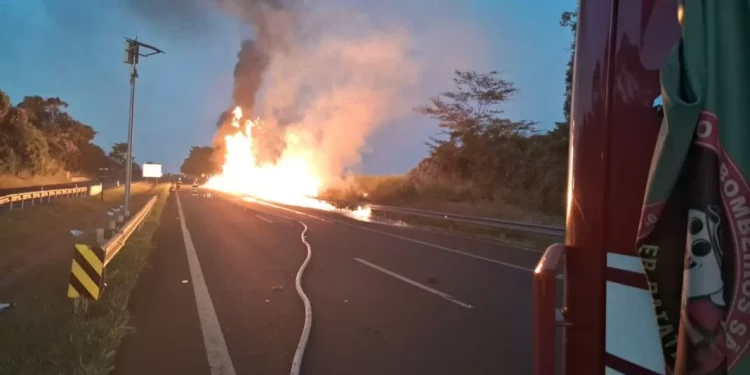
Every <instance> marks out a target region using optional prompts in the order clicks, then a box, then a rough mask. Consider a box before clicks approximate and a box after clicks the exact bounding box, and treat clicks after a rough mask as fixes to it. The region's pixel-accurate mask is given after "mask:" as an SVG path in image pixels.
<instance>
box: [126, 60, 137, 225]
mask: <svg viewBox="0 0 750 375" xmlns="http://www.w3.org/2000/svg"><path fill="white" fill-rule="evenodd" d="M136 78H138V69H137V68H136V64H133V65H132V69H131V72H130V116H129V118H128V152H127V160H128V163H127V164H126V165H125V204H124V206H125V216H130V184H131V182H132V181H133V113H134V111H135V79H136Z"/></svg>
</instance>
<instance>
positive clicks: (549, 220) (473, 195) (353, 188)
mask: <svg viewBox="0 0 750 375" xmlns="http://www.w3.org/2000/svg"><path fill="white" fill-rule="evenodd" d="M497 195H498V197H497V198H496V199H487V198H485V197H482V195H481V194H480V193H479V192H478V189H477V188H476V187H475V186H472V184H470V183H462V184H456V183H438V182H436V183H432V184H416V183H414V182H412V181H411V180H410V179H409V178H408V177H407V176H404V175H384V176H376V175H361V176H354V177H352V178H351V179H350V180H348V181H347V182H346V183H343V184H338V185H334V186H332V187H330V188H328V189H327V190H326V191H324V192H323V193H322V194H321V196H320V197H321V198H322V199H331V200H345V201H354V202H369V203H374V204H383V205H391V206H399V207H409V208H416V209H423V210H430V211H440V212H447V213H453V214H462V215H471V216H486V217H496V218H501V219H505V220H515V221H525V222H532V223H537V224H548V225H563V224H564V223H565V220H564V219H563V218H562V217H561V216H555V215H550V214H546V213H544V212H539V211H536V210H533V209H529V208H525V207H523V206H522V205H519V204H514V203H512V201H510V202H506V201H505V200H503V199H501V198H500V195H502V194H500V193H498V194H497Z"/></svg>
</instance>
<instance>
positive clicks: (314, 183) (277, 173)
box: [205, 107, 370, 219]
mask: <svg viewBox="0 0 750 375" xmlns="http://www.w3.org/2000/svg"><path fill="white" fill-rule="evenodd" d="M232 113H233V114H234V118H233V119H232V126H233V127H235V128H238V129H239V131H238V132H237V133H235V134H233V135H228V136H226V137H225V141H226V159H225V162H224V165H223V167H222V171H221V174H219V175H216V176H214V177H212V178H211V179H209V181H208V182H207V183H206V185H205V187H207V188H211V189H215V190H220V191H224V192H228V193H234V194H244V195H249V196H252V197H254V198H259V199H261V200H265V201H271V202H276V203H281V204H286V205H292V206H300V207H310V208H317V209H321V210H326V211H334V210H336V208H335V207H334V206H332V205H331V204H329V203H327V202H323V201H319V200H317V199H315V198H314V197H317V196H318V194H319V193H320V188H321V185H322V182H323V181H322V179H321V177H320V176H319V175H318V173H317V172H316V170H317V169H316V168H315V166H314V165H312V161H313V155H314V150H311V149H309V148H306V147H305V146H304V145H303V144H302V143H301V142H300V137H299V135H297V134H295V133H293V132H286V133H285V137H286V145H287V147H286V148H285V149H284V151H283V152H282V154H281V157H280V158H279V159H278V161H277V162H276V163H273V164H272V163H264V164H262V165H258V163H257V160H256V158H255V154H254V152H253V136H252V129H253V128H254V127H256V126H261V122H260V120H255V121H252V120H245V121H244V124H243V123H242V117H243V114H242V109H241V108H240V107H237V108H235V109H234V111H233V112H232ZM346 213H348V214H349V215H351V216H354V217H356V218H358V219H366V218H369V216H370V209H369V207H368V208H362V209H358V210H356V211H347V212H346Z"/></svg>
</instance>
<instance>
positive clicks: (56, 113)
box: [17, 96, 96, 170]
mask: <svg viewBox="0 0 750 375" xmlns="http://www.w3.org/2000/svg"><path fill="white" fill-rule="evenodd" d="M17 107H18V108H22V109H24V110H25V111H26V113H27V114H28V121H29V123H31V124H32V125H33V126H35V127H36V128H37V129H39V130H40V131H42V132H43V133H44V136H45V139H46V141H47V146H48V149H49V153H50V156H51V157H52V158H54V159H55V160H56V161H57V162H58V163H60V164H61V165H62V166H63V167H64V168H65V169H67V170H78V169H80V163H81V160H80V156H81V149H82V148H83V147H86V145H88V144H89V142H91V141H92V140H93V139H94V137H95V136H96V132H95V131H94V129H93V128H92V127H90V126H88V125H85V124H83V123H81V122H80V121H77V120H75V119H73V118H72V117H70V115H68V113H66V112H65V111H64V109H65V108H67V107H68V104H67V103H66V102H64V101H62V100H60V98H42V97H40V96H27V97H24V99H23V100H22V101H21V102H20V103H18V105H17Z"/></svg>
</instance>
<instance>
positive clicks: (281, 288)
mask: <svg viewBox="0 0 750 375" xmlns="http://www.w3.org/2000/svg"><path fill="white" fill-rule="evenodd" d="M271 290H284V287H283V286H281V285H276V286H272V287H271Z"/></svg>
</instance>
